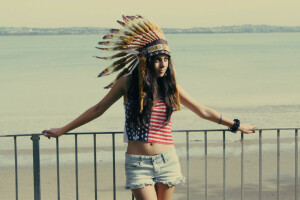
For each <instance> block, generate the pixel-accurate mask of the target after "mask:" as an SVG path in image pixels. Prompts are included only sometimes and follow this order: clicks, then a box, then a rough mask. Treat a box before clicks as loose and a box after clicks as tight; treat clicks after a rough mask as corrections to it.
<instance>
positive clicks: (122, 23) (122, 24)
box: [117, 20, 125, 27]
mask: <svg viewBox="0 0 300 200" xmlns="http://www.w3.org/2000/svg"><path fill="white" fill-rule="evenodd" d="M117 22H118V23H119V24H120V25H121V26H123V27H124V26H125V23H124V22H121V21H119V20H117Z"/></svg>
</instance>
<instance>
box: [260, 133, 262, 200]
mask: <svg viewBox="0 0 300 200" xmlns="http://www.w3.org/2000/svg"><path fill="white" fill-rule="evenodd" d="M261 135H262V130H259V200H261V196H262V142H261Z"/></svg>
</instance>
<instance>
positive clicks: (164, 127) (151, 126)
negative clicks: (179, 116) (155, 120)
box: [150, 125, 171, 130]
mask: <svg viewBox="0 0 300 200" xmlns="http://www.w3.org/2000/svg"><path fill="white" fill-rule="evenodd" d="M150 128H159V129H168V130H171V127H170V126H168V125H167V126H156V125H150Z"/></svg>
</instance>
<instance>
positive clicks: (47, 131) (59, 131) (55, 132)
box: [42, 128, 65, 139]
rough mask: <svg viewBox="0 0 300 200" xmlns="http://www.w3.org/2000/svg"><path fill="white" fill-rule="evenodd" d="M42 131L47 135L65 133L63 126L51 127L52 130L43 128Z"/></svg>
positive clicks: (52, 135) (54, 135) (57, 135)
mask: <svg viewBox="0 0 300 200" xmlns="http://www.w3.org/2000/svg"><path fill="white" fill-rule="evenodd" d="M42 133H43V134H44V136H45V137H48V138H49V139H50V137H59V136H61V135H63V134H64V133H65V131H64V130H63V129H62V128H51V129H50V130H43V131H42Z"/></svg>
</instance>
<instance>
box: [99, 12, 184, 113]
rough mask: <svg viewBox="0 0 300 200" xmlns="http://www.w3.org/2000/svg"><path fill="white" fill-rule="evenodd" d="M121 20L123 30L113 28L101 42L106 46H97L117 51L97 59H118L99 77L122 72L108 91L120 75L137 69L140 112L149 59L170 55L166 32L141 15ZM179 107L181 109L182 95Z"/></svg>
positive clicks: (110, 85)
mask: <svg viewBox="0 0 300 200" xmlns="http://www.w3.org/2000/svg"><path fill="white" fill-rule="evenodd" d="M122 17H123V21H119V20H118V21H117V22H118V23H119V24H120V25H121V26H122V28H121V29H111V30H110V33H109V34H107V35H105V36H104V37H103V40H104V41H101V42H99V43H98V44H99V45H102V46H106V47H96V48H98V49H100V50H105V51H117V53H116V54H114V55H112V56H109V57H98V56H95V57H96V58H99V59H104V60H114V59H115V61H114V62H113V63H112V64H111V65H110V66H108V67H107V68H105V69H104V70H103V71H102V72H101V73H100V74H99V75H98V77H102V76H107V75H110V74H112V73H114V72H117V71H120V70H121V72H120V73H119V74H118V75H117V77H116V79H115V80H114V81H113V82H111V83H110V84H109V85H108V86H106V87H105V88H106V89H107V88H111V87H112V86H113V85H114V83H115V82H116V81H117V80H118V79H119V78H120V77H121V76H123V75H126V74H129V73H131V72H132V70H134V69H135V68H136V67H138V71H139V93H140V94H139V96H140V112H142V110H143V96H144V95H143V81H142V80H143V79H144V75H145V70H146V59H147V58H149V57H151V56H154V55H157V54H161V53H163V54H167V55H169V56H171V54H170V48H169V46H168V42H167V39H166V37H165V35H164V32H163V31H162V30H161V29H160V28H159V27H158V26H157V25H156V24H155V23H153V22H152V21H150V20H149V19H146V18H144V17H142V16H140V15H136V16H124V15H123V16H122ZM177 93H178V92H177ZM177 96H178V94H177ZM178 105H179V106H178V108H179V109H180V103H179V96H178Z"/></svg>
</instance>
